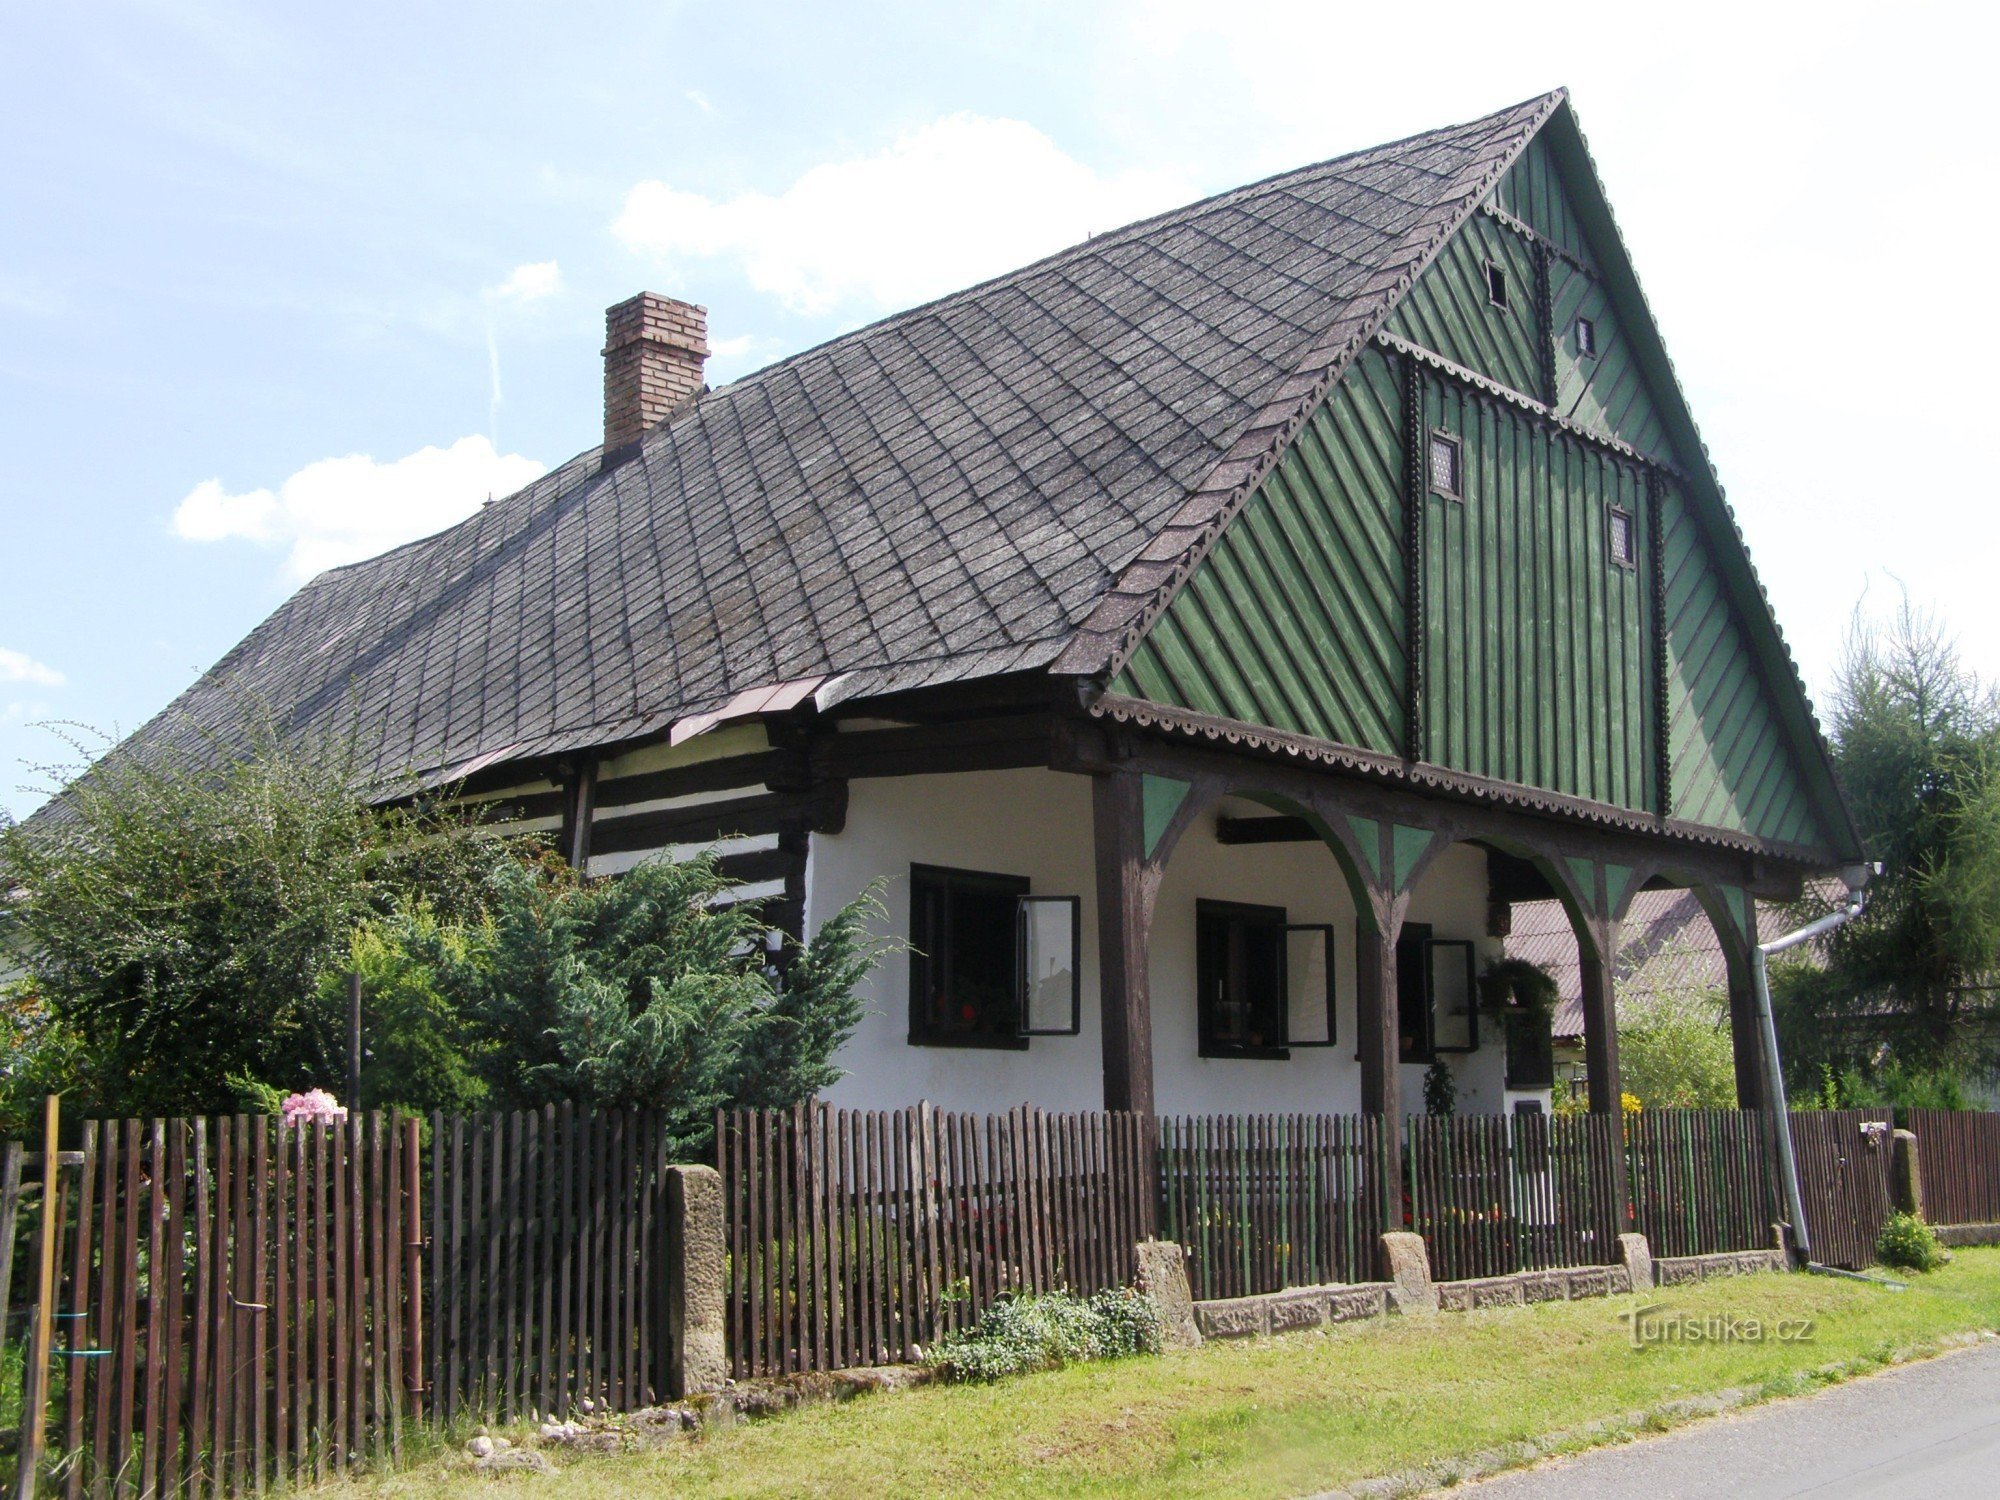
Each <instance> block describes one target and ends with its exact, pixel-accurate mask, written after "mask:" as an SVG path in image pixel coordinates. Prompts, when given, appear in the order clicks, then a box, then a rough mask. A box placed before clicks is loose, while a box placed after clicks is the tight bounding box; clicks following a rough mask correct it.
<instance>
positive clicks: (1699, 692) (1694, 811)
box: [1663, 485, 1827, 844]
mask: <svg viewBox="0 0 2000 1500" xmlns="http://www.w3.org/2000/svg"><path fill="white" fill-rule="evenodd" d="M1665 494H1666V502H1665V514H1664V517H1663V520H1664V530H1665V540H1664V546H1665V553H1666V581H1667V613H1666V618H1667V702H1668V712H1669V716H1670V717H1669V742H1668V743H1669V749H1670V754H1671V757H1672V766H1673V772H1672V783H1671V784H1672V787H1673V794H1674V808H1673V815H1674V816H1675V817H1676V818H1682V819H1685V820H1687V821H1688V822H1690V823H1701V824H1705V825H1707V826H1709V827H1712V828H1730V829H1735V830H1737V831H1739V832H1743V833H1749V834H1754V835H1756V836H1757V837H1759V838H1766V839H1775V840H1778V841H1780V842H1783V843H1792V844H1809V843H1814V842H1819V841H1822V840H1824V839H1826V837H1827V831H1826V830H1824V829H1823V828H1822V827H1821V826H1820V824H1819V821H1818V819H1817V818H1816V816H1815V814H1814V812H1813V808H1812V803H1811V798H1810V795H1809V791H1808V787H1807V785H1806V781H1805V778H1804V776H1803V774H1802V773H1801V771H1800V769H1799V766H1798V764H1797V762H1796V761H1795V760H1794V758H1793V755H1792V749H1791V742H1790V739H1789V737H1788V736H1787V734H1786V733H1785V729H1784V726H1783V724H1781V723H1780V722H1779V719H1778V714H1777V710H1776V708H1775V707H1774V705H1773V704H1772V702H1771V700H1770V698H1769V696H1768V694H1767V692H1766V689H1765V685H1764V678H1763V675H1762V674H1761V673H1760V672H1759V671H1758V670H1757V665H1756V662H1755V659H1754V658H1753V657H1752V655H1751V653H1750V647H1749V643H1748V641H1747V640H1746V639H1745V636H1744V632H1743V627H1742V623H1741V622H1740V621H1739V620H1738V619H1737V618H1736V614H1735V611H1734V609H1733V608H1732V606H1731V605H1730V602H1729V598H1728V596H1727V594H1725V593H1724V591H1723V588H1722V584H1721V580H1720V579H1719V578H1718V577H1717V576H1716V570H1715V568H1714V566H1713V564H1712V563H1711V562H1710V559H1709V555H1708V549H1707V545H1706V542H1705V540H1704V538H1703V535H1702V527H1701V525H1700V523H1699V521H1698V520H1697V519H1696V517H1695V516H1694V514H1693V513H1692V512H1691V510H1690V509H1689V507H1688V504H1687V502H1686V499H1685V497H1684V496H1682V494H1681V493H1680V491H1679V489H1678V487H1677V486H1674V485H1668V486H1667V487H1666V490H1665Z"/></svg>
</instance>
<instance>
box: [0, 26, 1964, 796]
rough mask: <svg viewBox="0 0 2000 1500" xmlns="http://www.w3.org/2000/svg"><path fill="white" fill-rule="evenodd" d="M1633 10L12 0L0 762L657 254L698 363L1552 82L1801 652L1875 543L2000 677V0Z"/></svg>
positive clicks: (379, 505)
mask: <svg viewBox="0 0 2000 1500" xmlns="http://www.w3.org/2000/svg"><path fill="white" fill-rule="evenodd" d="M1651 9H1652V10H1653V11H1655V12H1656V13H1655V14H1653V15H1650V16H1643V17H1642V16H1640V15H1639V14H1638V12H1637V11H1636V9H1635V10H1633V12H1632V14H1631V15H1630V16H1629V17H1628V16H1627V15H1626V14H1625V13H1624V8H1617V7H1607V6H1604V5H1602V4H1597V5H1590V6H1570V5H1565V4H1552V3H1545V4H1541V5H1537V6H1535V7H1532V8H1524V7H1501V6H1496V5H1492V4H1485V5H1477V6H1471V5H1468V6H1458V5H1452V4H1441V3H1433V4H1429V5H1426V6H1424V7H1421V8H1419V7H1409V6H1394V7H1391V6H1384V5H1380V4H1375V5H1369V6H1366V7H1362V6H1349V5H1343V4H1316V5H1296V4H1279V3H1264V0H1236V3H1232V4H1230V5H1226V6H1219V5H1215V4H1160V5H1144V6H1141V5H1130V4H1122V3H1103V4H1089V5H1078V4H1075V3H1069V4H1053V5H1041V4H1011V5H1010V4H1006V3H999V0H995V3H990V4H981V5H976V6H964V7H957V6H944V5H907V6H904V5H893V4H847V5H842V6H827V5H823V4H784V5H780V4H754V3H740V4H728V5H639V4H616V5H614V4H594V3H582V0H568V3H564V4H560V5H557V4H529V3H494V4H486V5H481V6H462V7H441V6H426V5H422V4H409V3H405V4H401V5H396V6H383V5H375V4H369V3H349V4H346V5H342V6H339V7H300V6H271V5H248V4H245V5H225V4H198V3H151V4H140V5H124V4H112V3H96V4H89V5H67V6H55V5H44V6H27V5H15V6H9V7H7V8H6V10H5V11H4V13H0V452H4V454H5V461H4V463H0V559H4V563H5V568H4V572H3V573H0V807H4V808H8V809H11V810H12V811H14V812H16V813H17V814H18V813H20V812H24V811H26V810H27V809H28V808H30V807H32V806H33V805H34V804H35V803H36V802H37V801H38V800H39V797H38V796H37V795H36V794H35V793H34V792H33V791H30V790H17V786H32V785H34V783H35V781H36V777H35V776H34V775H33V773H32V772H31V771H30V770H29V769H28V766H29V765H31V764H33V763H37V762H46V761H48V760H49V759H51V758H52V757H55V756H59V755H60V754H62V747H61V745H60V743H59V742H58V741H57V740H56V739H55V738H53V737H52V736H51V735H50V734H49V733H48V732H47V731H45V730H38V729H35V728H33V727H31V726H32V725H33V723H34V722H35V721H39V720H67V721H75V722H80V723H83V724H87V725H92V726H96V727H97V728H99V729H102V730H107V731H111V730H120V729H130V728H132V727H134V726H136V725H137V724H138V723H140V722H141V721H143V720H144V719H145V718H147V717H148V716H149V715H151V714H152V713H154V712H156V711H157V710H158V709H159V708H161V707H162V706H164V705H165V704H166V703H167V701H168V700H169V699H171V698H172V697H173V695H174V694H175V693H176V692H178V691H179V690H180V689H181V688H182V687H184V686H185V685H186V684H187V683H188V682H189V681H190V680H192V678H193V677H194V676H195V675H196V674H197V673H198V672H200V671H201V670H202V669H204V668H206V667H207V666H209V665H210V664H212V663H213V662H214V661H215V660H216V659H217V658H219V657H220V656H221V655H222V654H223V653H224V652H225V651H226V650H227V649H228V648H229V647H230V646H231V645H233V644H234V643H235V642H236V641H237V640H238V639H239V638H240V637H241V636H242V635H243V634H244V633H245V632H246V631H248V630H249V629H250V628H251V627H252V626H253V625H254V624H256V622H257V621H258V620H259V619H261V618H262V617H263V616H264V615H265V614H267V613H268V612H269V611H270V610H271V609H272V608H274V607H275V606H276V605H277V604H278V603H279V602H281V601H282V600H283V598H284V597H285V596H286V594H288V593H289V592H290V591H291V589H293V588H294V587H296V586H297V584H298V582H299V581H300V580H301V578H302V577H304V576H307V575H309V574H310V573H311V572H312V571H313V570H315V569H316V568H318V567H321V566H326V565H328V564H330V563H333V562H337V561H345V560H349V559H351V558H352V557H355V556H361V555H366V554H367V553H369V552H372V551H375V550H379V549H380V548H382V547H385V546H388V545H392V544H394V543H396V542H399V541H402V540H406V539H407V538H409V537H410V536H414V535H419V534H422V533H423V532H426V531H430V530H435V529H437V528H438V527H439V526H441V525H444V524H448V523H449V522H450V521H451V520H453V519H456V518H457V517H458V516H460V515H463V514H465V513H466V512H467V511H469V510H470V509H471V508H473V507H474V506H476V505H477V504H478V503H479V501H480V500H481V499H483V498H484V497H485V495H486V494H488V493H491V492H495V491H498V492H504V491H506V490H508V489H511V488H513V487H515V486H517V485H518V484H519V483H521V482H522V481H523V480H524V479H525V478H527V477H529V476H531V475H532V474H534V473H536V472H539V470H540V469H541V468H543V467H547V466H550V465H553V464H555V463H557V462H560V461H561V460H562V459H564V458H566V457H568V456H569V455H570V454H572V453H574V452H576V451H578V450H579V449H582V448H584V447H587V446H589V445H590V444H591V443H592V442H593V441H594V439H595V436H596V433H597V430H598V426H599V421H600V405H599V379H600V367H599V356H598V350H599V347H600V344H601V340H602V332H603V323H602V318H603V309H604V307H605V306H606V305H607V304H609V303H611V302H614V301H617V300H619V299H621V298H623V297H625V296H627V295H629V294H630V293H632V292H634V291H637V290H639V289H640V288H642V287H647V288H652V289H655V290H659V291H665V292H672V293H675V294H677V295H681V296H685V297H688V298H690V299H691V300H694V301H697V302H702V303H704V304H706V305H707V306H708V307H709V309H710V313H709V326H710V336H711V340H712V342H713V343H714V344H715V347H716V351H717V352H716V354H715V356H714V358H713V359H712V360H711V362H710V371H711V378H712V379H716V380H723V379H729V378H733V377H734V376H737V375H740V374H743V373H745V372H746V371H748V370H751V369H754V368H756V367H758V366H759V365H762V364H765V363H768V362H769V361H770V360H771V359H773V358H775V357H778V356H779V355H782V354H784V353H787V352H789V351H792V350H795V349H798V348H802V347H804V346H806V345H808V344H811V343H814V342H817V341H818V340H820V339H822V338H825V337H826V336H828V335H829V334H832V333H835V332H838V331H840V330H841V329H844V328H849V327H853V326H855V325H857V324H859V323H862V322H866V321H869V320H870V319H872V318H874V317H877V316H879V315H881V314H882V313H884V312H888V311H891V310H893V309H895V308H897V307H899V306H905V305H908V304H909V303H912V302H915V301H920V300H922V299H924V298H926V297H929V296H932V295H935V294H936V293H938V292H941V291H945V290H949V289H950V288H952V287H954V286H958V285H963V284H965V283H966V282H969V281H971V280H974V279H977V278H978V277H980V276H983V275H987V274H990V273H993V272H995V271H999V270H1004V269H1006V268H1007V267H1008V266H1010V265H1013V264H1017V263H1019V262H1020V261H1023V260H1025V259H1028V258H1030V257H1031V256H1033V255H1035V254H1039V253H1041V252H1043V251H1046V250H1049V249H1053V248H1056V247H1058V246H1060V245H1062V244H1066V243H1069V242H1072V241H1074V240H1076V239H1079V238H1081V237H1083V236H1084V235H1085V234H1088V233H1090V232H1093V231H1096V230H1102V229H1106V228H1110V227H1113V226H1114V225H1115V224H1117V223H1120V222H1123V221H1125V220H1127V219H1130V218H1133V217H1137V216H1138V215H1140V214H1142V213H1145V212H1149V211H1152V210H1154V209H1158V208H1163V207H1167V206H1171V205H1172V204H1174V203H1177V202H1182V201H1186V200H1188V199H1191V198H1194V197H1197V196H1200V195H1202V194H1204V193H1208V192H1212V191H1217V190H1220V189H1223V188H1227V187H1230V186H1234V185H1236V184H1238V183H1241V182H1245V181H1249V180H1251V179H1253V178H1256V177H1259V176H1262V175H1265V174H1267V173H1269V172H1272V171H1276V170H1280V169H1283V168H1286V167H1290V166H1296V165H1299V164H1301V163H1304V162H1308V161H1313V160H1318V159H1321V158H1323V157H1327V156H1331V155H1335V154H1337V153H1339V152H1342V151H1346V150H1350V149H1354V148H1357V147H1361V146H1366V145H1370V144H1373V143H1375V142H1378V141H1382V140H1388V139H1391V138H1393V137H1396V136H1399V135H1403V134H1407V133H1410V132H1412V131H1415V130H1420V129H1424V128H1428V127H1430V126H1434V125H1440V124H1444V123H1448V122H1451V121H1456V120H1461V119H1465V118H1469V117H1471V116H1474V115H1478V114H1481V113H1484V112H1486V111H1488V110H1491V109H1494V108H1498V107H1500V106H1502V105H1504V104H1509V103H1512V102H1514V101H1516V100H1519V99H1522V98H1525V97H1527V96H1529V95H1532V94H1535V93H1538V92H1540V91H1542V90H1543V89H1546V88H1548V87H1551V86H1553V85H1555V84H1558V83H1562V84H1567V85H1568V86H1569V87H1570V88H1571V90H1572V91H1573V95H1574V98H1575V102H1576V105H1577V108H1578V110H1579V112H1580V115H1581V118H1582V120H1583V124H1584V128H1585V130H1586V132H1587V133H1588V134H1589V137H1590V140H1591V145H1592V148H1593V151H1594V153H1595V155H1596V157H1597V162H1598V166H1599V169H1600V171H1601V172H1602V174H1603V176H1604V178H1605V180H1606V183H1607V185H1608V187H1609V190H1610V193H1611V197H1612V201H1613V203H1614V204H1615V205H1616V207H1617V210H1618V214H1619V219H1620V223H1621V225H1622V227H1623V229H1624V231H1625V234H1626V237H1627V240H1628V243H1629V244H1630V245H1631V247H1632V250H1633V253H1634V256H1635V258H1636V260H1637V263H1638V266H1639V270H1640V274H1641V276H1642V278H1643V279H1644V281H1645V284H1646V287H1647V291H1648V295H1649V296H1650V298H1651V300H1652V303H1653V306H1654V310H1655V312H1656V313H1657V314H1658V316H1659V320H1660V323H1661V325H1662V327H1663V329H1664V331H1665V334H1666V338H1667V342H1668V346H1669V348H1670V349H1672V351H1673V352H1674V356H1675V360H1676V364H1677V367H1678V369H1679V372H1680V376H1681V379H1682V382H1683V384H1684V385H1685V386H1686V388H1687V390H1688V392H1689V395H1690V398H1691V400H1692V402H1693V406H1694V410H1695V415H1696V417H1697V419H1698V420H1699V421H1700V423H1701V424H1702V428H1703V432H1704V434H1705V436H1706V437H1707V439H1708V442H1709V444H1710V447H1711V450H1712V452H1713V454H1714V457H1715V460H1716V463H1717V465H1718V467H1719V469H1720V471H1721V474H1722V478H1723V482H1724V484H1725V486H1726V487H1727V488H1728V491H1729V494H1730V496H1731V499H1732V501H1733V502H1734V504H1735V505H1736V508H1737V511H1738V515H1739V519H1740V520H1741V522H1742V525H1743V528H1744V530H1745V532H1746V534H1747V535H1748V537H1749V539H1750V542H1751V546H1752V550H1753V553H1754V555H1755V556H1756V559H1757V562H1758V565H1759V567H1760V569H1761V570H1762V573H1763V576H1764V579H1765V582H1766V584H1767V586H1768V587H1769V589H1770V592H1771V595H1772V598H1773V601H1774V603H1775V605H1776V607H1777V610H1778V614H1779V618H1780V620H1781V622H1782V623H1783V625H1784V626H1785V629H1786V631H1787V634H1788V636H1789V638H1790V640H1791V643H1792V646H1793V649H1794V651H1795V653H1796V654H1797V655H1798V657H1799V659H1800V661H1801V663H1802V665H1803V667H1804V669H1805V671H1806V674H1807V677H1808V680H1809V681H1810V682H1811V683H1812V684H1813V685H1814V686H1815V688H1818V687H1820V686H1821V685H1823V684H1824V682H1825V680H1826V678H1827V676H1828V673H1829V671H1830V668H1831V666H1832V664H1833V662H1834V660H1835V659H1836V656H1837V651H1838V644H1839V636H1840V632H1841V630H1842V628H1843V626H1844V624H1845V622H1846V620H1847V617H1848V615H1849V612H1850V610H1851V609H1852V608H1853V606H1854V604H1855V602H1856V600H1857V599H1859V598H1860V597H1862V595H1863V593H1864V591H1865V592H1866V593H1867V595H1868V598H1869V599H1870V601H1871V603H1873V604H1876V605H1883V606H1886V605H1887V604H1889V603H1890V602H1892V601H1893V600H1894V598H1895V597H1896V594H1897V590H1898V589H1899V587H1906V588H1907V589H1908V590H1909V592H1910V594H1911V596H1912V597H1913V598H1915V599H1916V600H1917V601H1919V602H1920V603H1926V604H1931V605H1934V606H1936V607H1937V608H1939V609H1940V611H1941V612H1942V613H1943V614H1944V615H1945V616H1946V617H1947V619H1948V620H1949V621H1950V622H1951V623H1952V624H1953V626H1954V627H1955V628H1956V629H1957V631H1958V633H1959V635H1960V637H1961V639H1962V641H1963V642H1964V644H1965V646H1966V648H1967V650H1968V654H1969V655H1970V656H1971V657H1972V658H1973V660H1974V661H1975V662H1976V663H1978V664H1980V665H1982V666H1983V667H1984V668H1986V669H1987V670H1988V671H1989V673H1992V674H1994V675H2000V589H1996V588H1995V586H1994V583H1993V564H1992V561H1991V554H1992V551H1993V544H1994V541H1995V539H1996V534H2000V528H1996V526H1995V524H1994V522H1993V519H1992V515H1991V512H1992V509H1993V502H1994V500H1995V498H1996V497H1995V495H1994V488H1995V480H1994V477H1993V468H1992V465H1991V463H1990V462H1989V461H1988V459H1987V448H1988V446H1989V434H1988V433H1987V431H1986V427H1987V426H1988V425H1989V422H1990V419H1989V418H1987V417H1986V416H1985V414H1984V412H1985V403H1984V402H1983V401H1981V400H1980V399H1979V397H1978V396H1977V395H1971V396H1966V395H1958V396H1954V395H1953V394H1952V393H1953V392H1955V391H1956V392H1966V391H1971V392H1981V391H1983V390H1984V389H1985V387H1986V386H1987V385H1988V384H1989V382H1990V378H1991V377H1990V373H1989V372H1990V368H1991V360H1992V351H1993V350H1994V349H1995V347H1996V346H2000V294H1996V291H1995V279H1994V276H1993V273H1992V270H1991V267H1990V265H1989V264H1988V263H1987V259H1986V257H1984V255H1983V254H1982V253H1981V251H1982V248H1983V247H1984V246H1985V245H1986V244H1988V243H1990V236H1989V235H1987V234H1986V233H1985V231H1986V230H1987V229H1988V228H1990V227H1991V226H1990V222H1989V221H1990V219H1991V217H1992V214H1993V209H1992V207H1991V200H1992V185H1993V182H1994V179H1995V176H1996V166H2000V163H1996V161H1995V160H1994V151H1993V147H1992V144H1991V141H1992V134H1991V131H1990V128H1989V126H1988V123H1987V121H1986V119H1985V114H1986V110H1985V104H1986V101H1987V98H1988V96H1989V95H1990V92H1991V81H1990V79H1989V78H1988V77H1986V76H1985V74H1984V71H1983V70H1984V67H1985V61H1986V60H1987V59H1990V57H1991V56H1992V55H1993V43H1994V41H1995V36H1994V34H1993V31H1994V22H1992V21H1991V20H1990V19H1988V17H1989V16H1990V14H1991V12H1990V11H1988V10H1986V9H1985V8H1983V7H1982V8H1974V7H1972V6H1970V5H1966V6H1960V7H1951V8H1947V7H1931V6H1924V5H1904V6H1900V7H1897V8H1895V9H1894V11H1893V12H1889V13H1887V14H1886V17H1885V15H1884V13H1883V12H1881V11H1880V10H1879V9H1878V10H1876V11H1874V12H1871V11H1870V10H1868V9H1864V8H1861V7H1846V6H1842V5H1819V6H1815V7H1814V8H1813V10H1812V12H1811V15H1812V20H1813V24H1812V25H1811V26H1810V27H1800V26H1798V25H1796V24H1795V22H1794V20H1793V18H1794V17H1796V16H1797V15H1798V14H1799V13H1800V12H1799V8H1798V7H1784V8H1776V7H1773V8H1770V9H1769V10H1765V9H1762V8H1760V7H1757V6H1755V5H1751V4H1747V3H1738V4H1732V5H1725V6H1714V7H1709V6H1704V5H1699V4H1692V5H1680V6H1674V7H1667V6H1656V7H1652V8H1651ZM1961 402H1963V404H1964V405H1965V406H1966V407H1967V408H1968V410H1965V411H1962V412H1961V411H1960V410H1958V406H1959V404H1960V403H1961Z"/></svg>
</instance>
